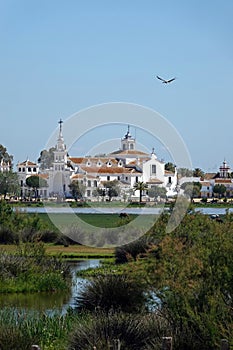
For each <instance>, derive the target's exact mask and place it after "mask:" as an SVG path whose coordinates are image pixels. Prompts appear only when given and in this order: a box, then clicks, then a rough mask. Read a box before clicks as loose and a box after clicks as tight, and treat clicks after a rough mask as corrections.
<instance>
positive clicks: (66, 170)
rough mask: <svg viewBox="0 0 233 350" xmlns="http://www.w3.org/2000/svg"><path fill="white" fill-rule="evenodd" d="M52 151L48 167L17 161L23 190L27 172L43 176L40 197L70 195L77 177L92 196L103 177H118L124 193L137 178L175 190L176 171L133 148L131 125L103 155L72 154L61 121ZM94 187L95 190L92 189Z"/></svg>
mask: <svg viewBox="0 0 233 350" xmlns="http://www.w3.org/2000/svg"><path fill="white" fill-rule="evenodd" d="M59 124H60V128H59V133H58V139H57V143H56V146H55V151H54V159H53V163H52V166H51V168H50V169H46V170H43V171H42V170H40V169H39V167H38V165H37V164H36V163H32V162H29V161H28V160H27V161H26V162H23V163H19V164H18V166H17V168H18V174H19V179H20V183H21V188H22V193H24V191H25V181H26V178H27V177H28V176H31V175H34V174H36V175H38V176H41V177H43V178H45V179H46V181H47V184H48V186H47V187H46V188H43V189H40V190H39V193H40V195H41V196H42V197H48V196H56V197H57V196H58V197H68V196H70V188H69V185H70V183H71V182H72V181H80V183H82V184H83V185H85V188H86V193H85V197H86V198H87V199H89V200H93V199H94V193H95V192H96V191H95V190H96V188H97V187H101V186H103V183H104V182H105V181H114V180H117V181H118V183H119V186H120V187H121V189H122V195H123V194H126V193H128V194H130V193H131V194H132V189H133V187H134V185H135V183H137V182H139V181H140V182H145V183H146V184H147V185H148V188H151V187H153V186H160V187H165V188H166V190H167V195H168V196H172V195H175V194H176V187H177V174H176V171H175V172H174V173H173V172H169V171H166V170H165V163H164V162H162V161H160V160H158V158H157V156H156V155H155V153H154V150H153V151H152V153H151V154H148V153H145V152H142V151H140V150H137V149H136V140H135V138H133V137H132V136H131V135H130V128H129V127H128V131H127V133H126V134H125V136H124V137H123V138H122V139H121V140H120V148H119V150H117V151H114V152H111V153H109V154H107V155H106V156H104V157H98V156H95V157H91V156H88V157H80V156H79V157H73V156H68V152H67V149H66V146H65V142H64V138H63V136H62V121H61V120H60V122H59ZM94 191H95V192H94Z"/></svg>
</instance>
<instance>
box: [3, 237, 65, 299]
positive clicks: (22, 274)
mask: <svg viewBox="0 0 233 350" xmlns="http://www.w3.org/2000/svg"><path fill="white" fill-rule="evenodd" d="M70 284H71V274H70V271H69V267H68V265H67V264H66V263H64V262H62V261H61V258H59V257H47V256H46V254H45V249H44V247H43V244H41V243H27V244H21V245H19V246H18V250H17V251H16V253H15V254H10V253H9V252H6V251H4V250H1V252H0V292H1V293H11V292H42V291H61V290H66V289H68V288H69V287H70Z"/></svg>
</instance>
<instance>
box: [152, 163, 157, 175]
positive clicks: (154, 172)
mask: <svg viewBox="0 0 233 350" xmlns="http://www.w3.org/2000/svg"><path fill="white" fill-rule="evenodd" d="M151 174H156V165H155V164H152V165H151Z"/></svg>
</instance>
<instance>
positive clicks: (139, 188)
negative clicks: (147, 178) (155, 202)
mask: <svg viewBox="0 0 233 350" xmlns="http://www.w3.org/2000/svg"><path fill="white" fill-rule="evenodd" d="M133 188H134V190H135V191H139V202H140V203H141V202H142V194H143V191H145V190H147V189H148V185H147V184H146V183H145V182H143V181H139V182H136V183H135V184H134V186H133Z"/></svg>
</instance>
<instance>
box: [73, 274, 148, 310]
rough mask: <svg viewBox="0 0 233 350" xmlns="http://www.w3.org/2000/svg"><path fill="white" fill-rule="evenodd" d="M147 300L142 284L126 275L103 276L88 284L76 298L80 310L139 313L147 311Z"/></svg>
mask: <svg viewBox="0 0 233 350" xmlns="http://www.w3.org/2000/svg"><path fill="white" fill-rule="evenodd" d="M145 303H146V298H145V294H144V291H143V287H142V285H141V284H139V283H137V282H134V281H132V280H130V279H129V277H127V276H125V275H111V274H109V275H106V276H104V275H101V276H96V277H95V278H94V279H92V280H91V281H90V282H88V283H87V284H86V285H85V287H84V288H83V290H82V292H81V293H80V295H79V296H78V297H77V298H76V306H77V309H78V310H90V311H94V310H95V309H96V308H98V309H101V310H104V311H109V310H111V309H114V310H122V311H124V312H137V311H140V310H143V309H145Z"/></svg>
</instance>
